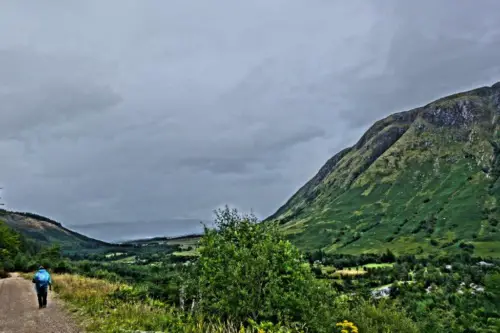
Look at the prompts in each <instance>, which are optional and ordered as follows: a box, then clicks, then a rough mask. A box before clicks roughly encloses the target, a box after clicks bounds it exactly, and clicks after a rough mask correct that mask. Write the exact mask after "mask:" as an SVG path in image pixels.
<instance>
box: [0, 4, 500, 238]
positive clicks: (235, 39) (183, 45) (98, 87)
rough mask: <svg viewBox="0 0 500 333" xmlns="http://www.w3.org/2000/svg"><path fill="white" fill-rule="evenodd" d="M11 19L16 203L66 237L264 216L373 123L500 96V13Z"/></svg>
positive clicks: (1, 65) (225, 7)
mask: <svg viewBox="0 0 500 333" xmlns="http://www.w3.org/2000/svg"><path fill="white" fill-rule="evenodd" d="M2 6H3V8H2V12H0V112H1V114H0V115H1V117H2V118H1V122H0V152H1V156H2V161H1V163H0V175H1V182H0V183H1V184H0V185H3V186H4V187H5V188H6V190H5V191H4V193H3V197H4V198H5V200H6V202H7V204H8V205H9V206H10V207H11V208H13V209H19V210H29V211H35V212H38V213H41V214H47V215H50V216H52V217H54V218H56V219H59V220H61V221H62V222H63V223H65V224H67V225H77V224H79V225H84V224H92V223H96V222H107V221H108V222H116V221H163V220H165V221H167V220H168V219H170V221H171V222H170V223H178V222H172V221H180V220H182V219H184V218H194V219H205V220H206V219H207V218H209V217H210V216H211V211H212V209H213V208H215V207H220V206H221V205H224V204H230V205H234V206H236V207H239V208H241V209H243V210H246V211H248V210H250V209H251V208H253V209H254V210H255V212H256V213H257V214H258V215H259V216H261V217H264V216H266V215H268V214H270V213H272V212H273V211H274V210H275V209H276V208H277V207H278V206H279V205H280V204H281V203H283V202H284V201H285V200H286V199H287V198H288V196H290V195H291V194H293V192H294V191H295V190H296V189H298V188H299V187H300V186H301V185H302V184H303V183H304V182H305V181H307V180H308V179H309V178H310V177H312V176H313V175H314V173H315V172H316V171H317V170H318V169H319V168H320V167H321V165H322V164H323V163H324V162H325V161H326V160H327V159H328V158H329V157H330V156H331V155H333V154H334V153H336V152H338V151H339V150H341V149H342V148H345V147H346V146H348V145H350V144H352V143H354V142H355V141H356V140H357V139H358V138H359V136H360V135H361V134H362V132H363V131H364V130H365V129H366V128H367V127H369V126H370V125H371V123H372V122H373V121H375V120H377V119H380V118H382V117H384V116H386V115H388V114H390V113H392V112H396V111H400V110H403V109H408V108H411V107H416V106H419V105H422V104H425V103H427V102H429V101H430V100H432V99H435V98H438V97H441V96H443V95H446V94H448V93H452V92H455V91H459V90H462V89H469V88H473V87H475V86H479V85H486V84H491V83H493V82H494V81H498V80H500V67H499V64H500V62H499V61H498V59H500V23H499V21H498V19H497V13H498V12H500V4H499V3H498V2H497V1H483V2H481V5H480V6H479V5H477V4H476V3H473V2H467V1H451V0H450V1H418V2H415V1H413V2H410V1H386V2H378V3H377V4H375V3H372V2H366V1H349V2H346V1H324V0H313V1H299V0H291V1H290V0H286V1H285V0H276V1H264V0H255V1H251V2H235V1H227V0H215V1H210V2H202V1H195V2H185V1H174V0H172V1H161V2H160V1H157V2H143V1H107V2H101V1H85V2H78V3H77V2H59V1H44V2H43V4H42V3H39V4H38V3H35V4H34V3H33V2H24V1H11V2H7V3H5V4H3V5H2ZM111 18H112V19H111ZM165 223H167V224H168V223H169V222H165ZM178 229H179V228H177V229H175V230H178ZM172 230H173V229H172ZM96 236H100V235H98V234H96Z"/></svg>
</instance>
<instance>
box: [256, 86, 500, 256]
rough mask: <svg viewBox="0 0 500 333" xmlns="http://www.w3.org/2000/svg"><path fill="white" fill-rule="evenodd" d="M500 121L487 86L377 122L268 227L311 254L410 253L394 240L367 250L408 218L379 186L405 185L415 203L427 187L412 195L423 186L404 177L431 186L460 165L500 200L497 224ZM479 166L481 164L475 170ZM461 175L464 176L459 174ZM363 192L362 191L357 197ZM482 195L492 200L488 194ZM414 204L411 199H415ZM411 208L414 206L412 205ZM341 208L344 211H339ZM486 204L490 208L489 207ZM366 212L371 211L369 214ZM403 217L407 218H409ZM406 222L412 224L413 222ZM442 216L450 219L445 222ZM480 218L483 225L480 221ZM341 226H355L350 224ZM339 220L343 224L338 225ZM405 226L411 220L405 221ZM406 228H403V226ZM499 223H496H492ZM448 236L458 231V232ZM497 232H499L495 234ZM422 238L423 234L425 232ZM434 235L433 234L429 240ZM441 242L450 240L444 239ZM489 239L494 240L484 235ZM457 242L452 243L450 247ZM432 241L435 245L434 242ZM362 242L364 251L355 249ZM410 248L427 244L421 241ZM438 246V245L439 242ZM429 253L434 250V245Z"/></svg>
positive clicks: (495, 95)
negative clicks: (389, 250) (415, 177)
mask: <svg viewBox="0 0 500 333" xmlns="http://www.w3.org/2000/svg"><path fill="white" fill-rule="evenodd" d="M498 115H500V82H498V83H495V84H493V85H492V86H483V87H480V88H477V89H473V90H469V91H466V92H459V93H456V94H453V95H450V96H446V97H443V98H440V99H437V100H435V101H433V102H431V103H428V104H426V105H424V106H421V107H417V108H414V109H411V110H407V111H403V112H398V113H394V114H392V115H390V116H388V117H386V118H383V119H381V120H378V121H377V122H375V123H374V124H373V125H372V126H371V127H370V128H369V129H368V130H367V131H366V132H365V133H364V134H363V135H362V136H361V138H360V139H359V140H358V142H357V143H356V144H354V145H353V146H351V147H348V148H346V149H344V150H342V151H340V152H339V153H338V154H336V155H334V156H333V157H332V158H330V159H329V160H328V161H327V162H326V164H325V165H323V167H321V168H320V170H319V172H318V173H317V174H316V175H315V176H314V177H312V178H311V179H310V180H309V181H308V182H307V183H306V184H304V186H302V187H301V188H300V189H299V190H298V191H297V192H296V193H295V194H294V195H293V196H292V197H291V198H290V199H289V200H288V201H286V202H285V203H284V204H283V205H282V206H281V207H279V209H278V210H277V211H276V212H275V213H274V214H272V215H271V216H270V217H268V218H267V219H266V221H272V220H275V221H279V222H280V224H281V225H282V227H283V229H284V230H286V231H287V232H289V234H290V237H291V238H292V239H293V240H295V241H296V242H297V243H298V244H299V245H300V246H301V247H303V248H306V249H311V248H314V247H321V248H327V249H328V250H331V251H339V250H341V251H347V252H350V251H352V252H358V251H368V250H370V249H373V250H381V247H385V246H387V247H395V248H396V249H398V250H400V252H404V251H402V249H401V246H399V248H398V246H391V245H393V244H390V243H391V242H392V240H391V242H381V240H380V239H378V241H377V242H378V244H372V246H367V245H368V243H370V242H369V241H367V240H366V239H364V241H366V244H364V245H361V244H360V243H363V237H365V236H368V235H370V230H377V229H380V226H381V225H383V224H387V223H388V222H389V220H391V219H392V220H394V219H395V216H397V215H401V214H402V213H404V212H403V211H402V210H401V209H394V208H393V207H391V208H390V209H389V207H390V206H391V202H394V201H397V200H396V199H397V197H396V196H393V195H388V194H387V193H385V192H382V191H381V189H380V187H387V186H388V185H391V186H392V187H393V188H394V184H398V187H399V190H400V192H401V193H402V194H401V195H403V196H404V195H406V194H408V193H409V192H412V191H413V192H414V193H413V196H411V197H413V198H414V197H415V195H416V194H418V193H420V192H421V191H422V190H423V188H419V189H418V191H417V189H416V188H414V189H413V190H410V189H409V187H408V186H407V188H406V189H405V184H406V185H408V184H413V185H415V186H417V187H418V184H417V183H415V182H413V183H412V182H411V177H410V179H407V182H406V183H405V182H402V180H403V179H402V178H401V177H403V174H405V176H404V177H406V178H408V176H411V175H410V174H409V173H412V172H413V173H415V172H417V171H419V169H423V171H424V173H425V174H426V177H423V179H421V180H420V181H422V182H424V181H425V179H428V180H429V179H433V178H436V179H435V180H436V181H438V180H440V179H441V180H443V179H442V177H440V176H443V175H445V172H448V171H453V173H454V174H455V173H457V172H458V169H457V167H458V166H462V167H464V168H469V169H470V170H469V171H467V172H465V170H462V171H464V172H465V173H470V174H469V175H467V177H466V178H467V179H468V177H476V181H478V182H480V183H481V186H482V187H485V188H487V189H488V191H489V194H488V195H489V198H490V199H489V200H490V201H491V200H494V201H495V203H494V207H495V209H494V211H493V212H488V213H487V215H488V214H489V215H495V217H491V216H490V217H491V218H494V219H496V218H497V217H496V192H495V191H496V189H497V187H498V186H496V185H498V184H496V183H497V180H498V175H499V174H500V172H499V171H500V169H499V168H498V167H499V166H500V162H499V158H498V156H499V154H498V152H499V150H500V149H499V147H500V140H499V139H500V136H499V135H498V133H499V123H500V122H499V119H498ZM472 160H473V161H474V163H476V166H473V164H474V163H472ZM429 163H430V169H432V168H437V169H436V170H438V171H436V174H437V175H432V174H428V172H427V171H428V170H427V169H429ZM436 165H437V167H436ZM477 169H479V170H477ZM446 170H447V171H446ZM409 171H411V172H409ZM478 171H479V172H480V173H482V176H481V175H478V174H477V172H478ZM456 176H457V177H459V176H458V174H457V175H456ZM404 177H403V178H404ZM457 179H458V178H457ZM471 179H472V178H471ZM457 181H458V180H457ZM452 183H453V182H450V183H449V184H448V183H446V182H445V183H443V186H442V188H441V189H440V190H438V189H434V192H435V193H437V194H439V193H438V192H440V191H445V190H446V188H447V187H453V186H455V185H453V184H452ZM486 183H487V184H486ZM495 184H496V185H495ZM413 185H412V186H413ZM428 185H429V184H428ZM490 185H491V186H490ZM426 186H427V185H426ZM481 186H479V187H481ZM427 187H428V186H427ZM361 189H362V190H361ZM375 189H377V191H378V195H379V197H378V199H377V198H375V197H374V196H373V194H377V193H372V194H370V193H371V192H372V191H373V190H375ZM386 190H389V189H386ZM356 191H357V192H359V193H357V194H356V195H354V192H356ZM377 191H375V192H377ZM492 191H493V192H494V193H493V192H492ZM483 192H484V191H483ZM478 193H479V192H478ZM478 195H479V194H478ZM481 195H486V194H485V193H481ZM343 196H344V197H346V198H348V199H349V200H350V201H351V205H349V204H347V203H346V202H345V201H342V200H341V199H342V197H343ZM367 197H371V198H370V199H371V200H366V199H367ZM437 197H439V196H437ZM375 199H377V200H375ZM384 199H388V201H387V202H386V201H384ZM410 199H411V198H408V200H410ZM441 199H443V200H441ZM483 199H484V198H483ZM380 200H382V202H380V203H379V204H378V205H379V206H380V207H378V208H377V209H375V208H374V207H373V206H374V205H376V202H377V201H380ZM424 200H426V199H424ZM430 200H431V199H429V201H430ZM440 200H441V201H443V202H444V198H440ZM471 200H472V199H471ZM408 202H410V201H407V202H406V203H405V204H408ZM339 204H340V207H341V208H339V206H338V205H339ZM363 205H365V207H364V208H368V207H366V205H371V206H372V207H371V208H370V209H368V210H367V209H360V208H363V207H362V206H363ZM481 205H482V206H485V205H484V202H482V203H481ZM348 208H349V209H350V210H352V212H355V213H352V214H357V215H358V218H353V217H352V216H348V215H349V214H348V212H347V210H348ZM338 209H340V211H338V212H337V213H339V215H338V216H336V215H335V210H338ZM441 209H442V210H441V211H440V212H438V211H437V210H439V208H438V209H437V210H436V211H433V212H432V214H433V215H436V214H437V215H443V214H441V212H442V211H443V210H444V206H443V205H441ZM483 209H486V210H487V209H491V207H490V208H486V207H483ZM367 211H370V212H369V213H368V214H366V213H367ZM425 213H426V215H429V214H430V212H429V211H425ZM384 214H385V215H384ZM413 214H414V213H413ZM432 214H431V215H432ZM404 215H408V214H406V213H404V214H403V216H404ZM414 215H415V214H414ZM361 216H364V218H361ZM405 218H406V219H408V217H405ZM434 218H435V217H434ZM443 218H445V219H446V216H443ZM429 219H430V220H433V217H432V216H426V217H425V220H426V221H427V220H429ZM475 219H476V220H477V217H475ZM341 220H343V221H344V222H345V220H349V221H348V222H345V223H343V222H342V221H341ZM333 221H335V222H337V223H333ZM402 221H405V219H404V218H403V219H402ZM393 222H394V221H393ZM402 223H403V222H400V224H402ZM426 223H427V222H425V223H422V224H426ZM433 223H434V224H435V222H430V223H428V224H433ZM495 223H496V222H493V224H495ZM357 224H358V225H357ZM359 224H365V226H364V227H360V226H359ZM410 224H413V223H410ZM459 224H463V223H459ZM319 225H323V226H324V228H319V227H318V226H319ZM346 226H348V228H347V229H349V230H343V232H344V234H341V233H342V232H338V233H337V232H336V231H335V229H338V228H340V229H342V228H344V229H345V227H346ZM492 227H496V226H492ZM416 228H417V227H416V226H415V229H416ZM365 229H366V230H365ZM389 229H390V228H389ZM400 229H404V226H401V227H400ZM466 229H467V228H466ZM476 229H477V228H476ZM396 230H397V229H396ZM429 230H430V229H429ZM491 230H492V229H491ZM400 231H401V230H400ZM406 231H407V232H403V234H411V232H409V231H408V230H406ZM449 231H450V232H452V230H449ZM386 232H388V233H389V235H391V234H393V235H394V231H390V230H386ZM492 232H493V231H492ZM314 233H316V234H314ZM356 233H358V234H356ZM494 233H496V234H498V233H497V231H496V229H495V232H494ZM321 234H322V235H321ZM326 234H331V235H333V234H335V236H332V237H327V236H326ZM346 234H348V235H350V236H351V238H350V239H345V235H346ZM415 234H418V231H417V232H415ZM389 235H387V236H386V237H389ZM371 236H377V237H378V238H380V237H379V236H380V235H374V234H373V232H372V234H371ZM432 236H433V235H432V233H431V234H430V235H429V238H432ZM435 236H438V235H435ZM456 236H460V237H458V238H459V239H462V238H463V239H464V240H469V241H472V240H473V239H472V235H470V233H467V232H466V233H464V234H463V235H456ZM462 236H463V237H462ZM483 236H484V235H483ZM450 237H451V236H450ZM394 238H399V237H398V234H395V235H394ZM438 238H445V237H444V235H439V237H438ZM452 238H453V237H452ZM476 238H479V237H476ZM483 238H488V237H485V236H484V237H483ZM490 238H491V237H490ZM492 239H494V240H493V241H494V242H495V243H496V242H497V241H498V240H500V239H498V237H497V236H496V235H495V236H494V237H493V238H492ZM359 240H362V241H361V242H360V241H359ZM452 240H453V239H450V240H449V241H448V243H449V242H451V241H452ZM315 241H317V244H315ZM426 241H427V242H430V241H431V240H429V239H428V240H426ZM377 242H372V243H377ZM443 242H444V243H446V242H445V241H443ZM355 243H357V244H358V245H361V246H360V247H359V248H358V249H355V248H354V244H355ZM383 243H385V244H383ZM409 243H422V240H418V241H411V242H409ZM433 243H434V244H435V243H436V240H434V241H433ZM455 243H457V242H455ZM335 244H337V245H335ZM400 245H401V244H400ZM495 246H496V245H495ZM422 248H427V246H423V247H422ZM495 248H496V247H495ZM412 250H415V249H412ZM447 250H454V249H447ZM419 251H421V250H419ZM410 252H411V251H410ZM413 252H415V251H413Z"/></svg>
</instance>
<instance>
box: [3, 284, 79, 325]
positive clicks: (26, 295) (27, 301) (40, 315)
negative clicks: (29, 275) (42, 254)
mask: <svg viewBox="0 0 500 333" xmlns="http://www.w3.org/2000/svg"><path fill="white" fill-rule="evenodd" d="M54 296H55V294H54V293H52V292H51V291H49V295H48V299H47V308H45V309H38V301H37V298H36V293H35V290H34V285H33V283H31V282H30V281H27V280H25V279H23V278H21V277H19V276H18V275H17V274H13V275H12V277H10V278H7V279H0V333H31V332H33V333H35V332H36V333H39V332H44V333H77V332H82V331H81V330H80V329H79V328H78V327H77V325H75V323H74V322H73V321H72V320H71V317H70V316H68V314H67V313H66V312H65V311H64V310H63V308H62V307H61V302H60V301H59V300H58V299H57V297H56V298H54Z"/></svg>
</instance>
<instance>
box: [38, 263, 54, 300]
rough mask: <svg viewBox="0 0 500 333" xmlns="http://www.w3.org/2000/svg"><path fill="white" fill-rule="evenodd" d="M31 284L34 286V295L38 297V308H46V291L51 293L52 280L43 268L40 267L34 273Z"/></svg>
mask: <svg viewBox="0 0 500 333" xmlns="http://www.w3.org/2000/svg"><path fill="white" fill-rule="evenodd" d="M33 283H34V284H35V289H36V295H37V297H38V308H39V309H41V308H46V307H47V293H48V291H47V289H50V290H51V291H52V279H51V277H50V274H49V272H47V270H46V269H45V268H44V267H43V266H40V267H39V268H38V271H37V272H36V273H35V276H34V277H33Z"/></svg>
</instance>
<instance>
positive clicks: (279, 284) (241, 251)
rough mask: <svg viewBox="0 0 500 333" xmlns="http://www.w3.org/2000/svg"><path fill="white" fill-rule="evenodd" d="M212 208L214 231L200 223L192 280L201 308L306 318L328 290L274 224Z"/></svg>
mask: <svg viewBox="0 0 500 333" xmlns="http://www.w3.org/2000/svg"><path fill="white" fill-rule="evenodd" d="M215 213H216V219H215V224H216V226H217V230H213V229H208V228H205V234H204V236H203V237H202V239H201V241H200V250H199V251H200V258H199V260H198V262H197V263H196V266H195V273H194V274H195V275H194V276H195V277H194V279H193V282H194V285H193V286H194V289H192V292H194V293H195V296H197V301H198V302H199V303H198V307H199V309H201V311H203V312H204V313H207V314H210V315H214V316H217V317H220V318H224V319H229V320H235V321H241V322H243V321H245V320H246V319H247V318H251V319H253V320H256V321H258V320H271V321H274V322H278V321H282V322H283V321H287V322H290V321H301V322H309V323H311V322H312V321H314V318H317V314H318V313H321V307H325V308H327V307H328V304H329V303H331V302H329V301H328V299H327V298H328V294H330V296H331V292H330V293H328V292H326V288H323V285H322V284H321V282H319V281H317V280H316V279H315V278H314V275H313V274H312V272H311V269H310V266H309V264H308V263H307V262H306V261H305V260H303V258H302V256H301V254H300V253H299V251H298V249H297V248H295V247H294V246H293V245H292V244H291V243H290V242H289V241H286V240H284V239H283V237H282V236H281V234H280V233H279V232H278V229H277V228H276V225H274V224H268V223H257V218H256V217H255V216H253V215H239V214H238V212H237V210H235V209H232V210H230V209H229V208H228V207H227V206H226V207H225V209H219V210H217V211H216V212H215ZM329 299H330V300H333V297H329ZM313 304H316V305H317V306H316V307H314V306H313ZM313 308H316V309H315V311H313V310H312V309H313ZM330 310H331V309H330Z"/></svg>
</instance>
